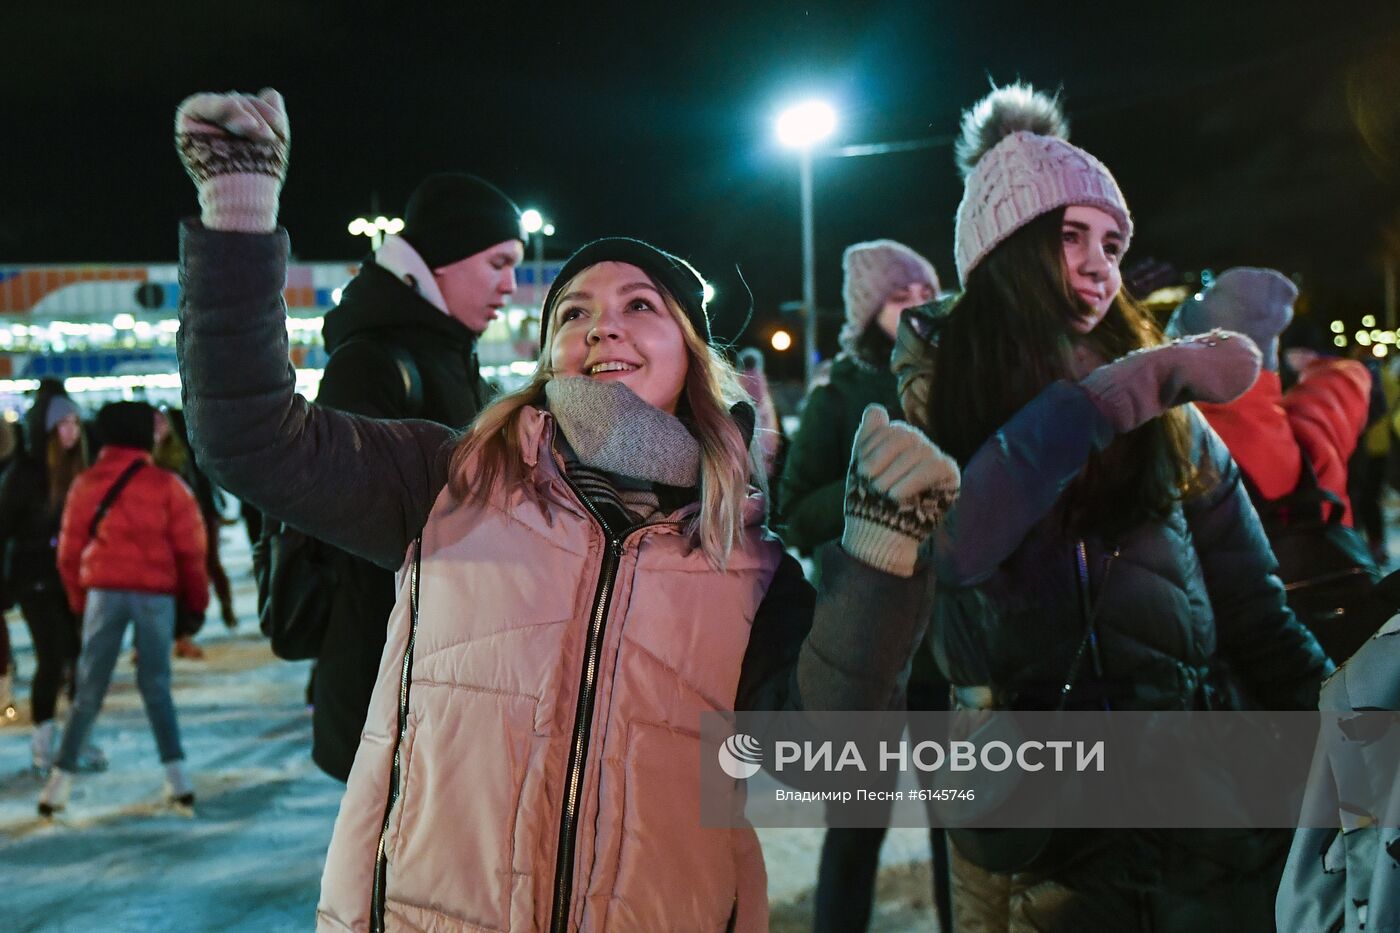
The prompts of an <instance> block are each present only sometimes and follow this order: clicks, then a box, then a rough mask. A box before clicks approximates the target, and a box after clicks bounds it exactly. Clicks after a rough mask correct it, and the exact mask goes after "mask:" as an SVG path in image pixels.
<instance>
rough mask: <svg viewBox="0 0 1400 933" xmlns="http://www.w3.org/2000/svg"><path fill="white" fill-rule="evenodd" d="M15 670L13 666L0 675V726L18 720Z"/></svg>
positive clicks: (0, 621) (1, 621)
mask: <svg viewBox="0 0 1400 933" xmlns="http://www.w3.org/2000/svg"><path fill="white" fill-rule="evenodd" d="M4 624H5V623H4V620H0V625H4ZM14 688H15V668H14V664H13V663H12V664H11V665H10V669H9V670H8V671H6V672H5V673H4V674H2V675H0V726H7V725H9V724H10V723H12V722H14V721H15V720H17V719H19V709H18V708H17V707H16V706H15V693H14Z"/></svg>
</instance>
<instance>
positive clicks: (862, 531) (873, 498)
mask: <svg viewBox="0 0 1400 933" xmlns="http://www.w3.org/2000/svg"><path fill="white" fill-rule="evenodd" d="M960 481H961V479H960V475H959V472H958V465H957V464H956V463H955V462H954V461H953V459H952V458H951V457H949V456H948V455H947V454H945V453H943V451H941V450H939V449H938V447H937V446H935V445H934V443H933V442H932V441H930V440H929V439H928V438H927V437H925V436H924V435H923V432H921V431H919V430H918V429H916V428H913V427H910V426H909V425H907V424H904V423H902V422H898V421H896V422H893V423H892V422H891V421H890V416H889V414H888V413H887V412H886V411H885V409H884V408H883V407H882V406H880V405H869V406H867V407H866V409H865V414H864V415H862V416H861V419H860V427H859V428H858V429H857V430H856V439H855V442H854V443H853V444H852V445H851V469H850V472H849V473H848V474H847V477H846V502H845V513H846V527H845V530H844V531H843V532H842V534H841V547H842V549H843V550H845V551H846V553H847V554H850V555H851V556H852V557H855V558H856V559H858V560H861V561H863V562H864V563H867V564H869V565H870V566H872V567H874V568H876V569H878V570H883V571H885V572H886V573H891V574H894V575H896V576H901V577H908V576H912V575H913V573H914V564H915V562H916V560H917V558H918V552H919V545H920V544H922V543H923V542H924V539H926V538H927V537H928V536H929V534H930V533H932V531H933V529H934V527H935V526H937V525H938V524H939V523H940V522H942V521H943V517H944V516H945V515H946V514H947V512H948V509H949V508H950V507H951V506H952V504H953V500H954V499H956V498H957V495H958V485H959V483H960Z"/></svg>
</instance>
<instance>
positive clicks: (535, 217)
mask: <svg viewBox="0 0 1400 933" xmlns="http://www.w3.org/2000/svg"><path fill="white" fill-rule="evenodd" d="M520 229H521V230H524V231H525V232H526V233H528V234H529V235H530V242H531V243H532V245H533V246H534V250H535V259H534V266H535V277H534V278H535V290H536V292H537V293H538V294H537V296H536V297H537V298H539V299H543V298H544V291H543V289H544V238H545V237H547V236H554V224H552V223H548V222H547V221H546V220H545V219H544V215H543V214H541V213H540V212H539V211H537V210H535V209H534V208H533V207H531V208H527V209H526V210H524V211H521V212H520Z"/></svg>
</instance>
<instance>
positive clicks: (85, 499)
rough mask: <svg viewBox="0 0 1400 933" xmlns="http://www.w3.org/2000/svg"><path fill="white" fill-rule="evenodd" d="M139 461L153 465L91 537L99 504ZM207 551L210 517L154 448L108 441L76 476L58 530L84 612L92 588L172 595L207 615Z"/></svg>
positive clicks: (61, 558) (63, 566)
mask: <svg viewBox="0 0 1400 933" xmlns="http://www.w3.org/2000/svg"><path fill="white" fill-rule="evenodd" d="M137 460H142V461H144V462H145V463H146V466H144V467H142V468H141V469H140V470H138V471H137V472H136V474H135V475H134V476H132V478H131V480H130V481H129V482H128V483H127V484H126V486H125V487H123V489H122V490H121V492H120V493H118V495H117V498H116V500H115V501H114V502H113V503H112V505H111V507H110V508H109V509H108V510H107V515H106V516H105V517H104V518H103V519H102V523H101V524H100V525H98V527H97V537H95V538H92V539H89V537H88V528H89V527H90V526H91V525H92V517H93V516H94V515H96V514H97V507H98V505H99V504H101V502H102V500H103V498H104V497H105V496H106V495H107V491H108V490H109V489H111V488H112V484H113V483H115V482H116V481H117V477H119V476H120V475H121V474H122V473H123V472H124V471H125V470H126V468H127V467H128V466H130V465H131V463H133V462H134V461H137ZM204 553H205V539H204V520H203V519H202V518H200V515H199V505H198V503H196V502H195V499H194V495H193V494H192V493H191V492H190V490H189V487H187V486H186V485H185V484H184V483H183V482H182V481H181V480H180V478H179V477H178V476H176V475H175V474H174V473H171V472H170V471H168V470H163V469H161V468H160V467H158V466H156V465H155V464H153V463H152V462H151V455H150V454H149V453H148V452H146V451H144V450H138V449H136V448H134V447H117V446H112V445H108V446H106V447H103V448H102V452H101V453H100V454H99V455H98V457H97V462H96V463H94V464H93V465H92V467H91V468H89V469H87V470H85V471H84V472H83V473H81V474H80V475H79V476H78V478H77V479H76V480H74V481H73V487H72V489H70V490H69V492H68V501H67V504H66V505H65V506H64V508H63V524H62V527H61V529H60V531H59V535H58V572H59V575H60V576H61V577H62V578H63V586H64V589H66V590H67V591H68V604H69V605H70V606H72V607H73V611H74V612H76V613H78V614H79V615H82V613H83V606H84V603H85V602H86V600H87V591H88V590H90V589H104V590H136V591H138V592H142V593H171V594H173V595H174V596H175V601H176V603H177V604H178V605H179V607H180V608H181V609H184V610H186V611H189V612H193V613H203V612H204V610H205V608H206V607H207V606H208V605H209V575H208V571H207V570H206V569H205V566H204Z"/></svg>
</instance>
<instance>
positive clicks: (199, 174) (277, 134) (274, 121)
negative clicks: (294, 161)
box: [175, 88, 292, 233]
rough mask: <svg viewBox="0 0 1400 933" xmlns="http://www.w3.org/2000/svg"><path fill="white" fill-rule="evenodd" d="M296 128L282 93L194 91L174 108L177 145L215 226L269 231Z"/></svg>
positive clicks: (207, 219) (205, 218)
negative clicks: (288, 113) (199, 92)
mask: <svg viewBox="0 0 1400 933" xmlns="http://www.w3.org/2000/svg"><path fill="white" fill-rule="evenodd" d="M291 138H292V134H291V128H290V126H289V125H288V123H287V108H286V106H285V105H284V104H283V102H282V95H281V94H279V93H277V92H276V91H274V90H273V89H272V88H263V90H261V91H259V92H258V94H257V96H256V97H255V96H253V95H251V94H195V95H194V96H192V97H187V98H185V100H184V102H183V103H181V104H180V106H179V108H178V109H177V110H176V111H175V148H176V150H178V151H179V153H180V162H181V163H182V164H183V165H184V166H185V171H186V172H188V173H189V176H190V178H192V179H193V180H194V183H195V187H196V188H198V189H199V206H200V220H201V221H202V222H203V224H204V226H206V227H208V228H209V229H210V230H232V231H238V232H242V233H270V232H271V231H273V230H275V229H277V197H278V194H279V193H280V192H281V190H282V182H283V180H284V179H285V178H286V177H287V153H288V151H289V149H290V147H291Z"/></svg>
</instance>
